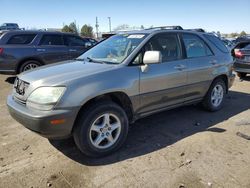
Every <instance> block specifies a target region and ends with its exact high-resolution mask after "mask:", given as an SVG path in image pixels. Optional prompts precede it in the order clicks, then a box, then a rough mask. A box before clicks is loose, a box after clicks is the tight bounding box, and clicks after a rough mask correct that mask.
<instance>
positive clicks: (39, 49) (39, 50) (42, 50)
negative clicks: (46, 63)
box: [36, 48, 46, 52]
mask: <svg viewBox="0 0 250 188" xmlns="http://www.w3.org/2000/svg"><path fill="white" fill-rule="evenodd" d="M36 51H38V52H45V51H46V50H45V49H43V48H38V49H37V50H36Z"/></svg>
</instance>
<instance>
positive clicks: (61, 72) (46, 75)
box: [18, 60, 115, 86]
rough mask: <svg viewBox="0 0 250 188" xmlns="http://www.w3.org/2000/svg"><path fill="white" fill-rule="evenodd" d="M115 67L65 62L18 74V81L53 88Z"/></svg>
mask: <svg viewBox="0 0 250 188" xmlns="http://www.w3.org/2000/svg"><path fill="white" fill-rule="evenodd" d="M114 67H115V65H110V64H100V63H89V62H84V61H77V60H71V61H65V62H61V63H57V64H53V65H48V66H43V67H40V68H38V69H36V70H31V71H27V72H24V73H22V74H20V75H19V76H18V77H19V79H21V80H23V81H25V82H28V83H30V84H32V85H36V86H38V85H39V86H54V85H60V84H64V83H66V82H67V81H71V80H75V79H77V78H82V77H87V76H89V75H93V74H96V73H99V72H104V71H107V70H110V69H112V68H114Z"/></svg>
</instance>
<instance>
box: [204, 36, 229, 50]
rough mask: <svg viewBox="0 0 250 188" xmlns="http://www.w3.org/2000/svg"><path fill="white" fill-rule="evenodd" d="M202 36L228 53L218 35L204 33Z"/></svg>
mask: <svg viewBox="0 0 250 188" xmlns="http://www.w3.org/2000/svg"><path fill="white" fill-rule="evenodd" d="M204 37H205V38H206V39H208V40H209V41H210V42H211V43H213V44H214V45H215V46H216V47H217V48H218V49H219V50H220V51H222V52H224V53H228V49H227V47H226V46H225V45H224V43H223V42H222V41H221V40H220V39H219V38H218V37H216V36H214V35H204Z"/></svg>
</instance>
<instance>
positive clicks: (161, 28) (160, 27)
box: [145, 25, 183, 30]
mask: <svg viewBox="0 0 250 188" xmlns="http://www.w3.org/2000/svg"><path fill="white" fill-rule="evenodd" d="M153 29H159V30H163V29H173V30H183V28H182V27H181V26H178V25H177V26H158V27H151V28H147V29H145V30H153Z"/></svg>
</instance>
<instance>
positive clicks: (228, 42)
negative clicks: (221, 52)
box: [221, 38, 235, 51]
mask: <svg viewBox="0 0 250 188" xmlns="http://www.w3.org/2000/svg"><path fill="white" fill-rule="evenodd" d="M221 40H222V42H223V43H224V44H225V46H226V47H227V48H228V50H229V51H231V50H232V49H233V47H234V46H235V44H234V43H233V42H232V41H230V40H228V39H226V38H222V39H221Z"/></svg>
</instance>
